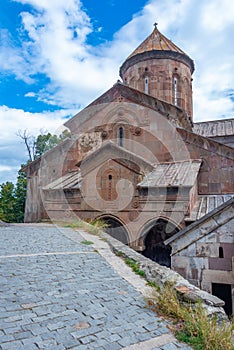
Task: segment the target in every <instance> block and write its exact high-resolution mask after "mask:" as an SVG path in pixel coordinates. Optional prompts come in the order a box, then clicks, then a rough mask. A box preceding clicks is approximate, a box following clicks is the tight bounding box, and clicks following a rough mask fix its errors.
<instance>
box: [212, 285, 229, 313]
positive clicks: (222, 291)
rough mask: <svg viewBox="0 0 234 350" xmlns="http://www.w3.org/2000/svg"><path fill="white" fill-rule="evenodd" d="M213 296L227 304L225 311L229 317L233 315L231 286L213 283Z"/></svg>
mask: <svg viewBox="0 0 234 350" xmlns="http://www.w3.org/2000/svg"><path fill="white" fill-rule="evenodd" d="M212 294H213V295H215V296H216V297H218V298H220V299H222V300H223V301H224V302H225V305H224V307H223V308H224V310H225V312H226V314H227V315H228V316H231V315H232V288H231V285H230V284H223V283H212Z"/></svg>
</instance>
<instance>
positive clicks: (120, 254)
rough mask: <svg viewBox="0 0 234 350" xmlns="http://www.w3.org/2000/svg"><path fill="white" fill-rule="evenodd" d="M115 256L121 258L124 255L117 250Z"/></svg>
mask: <svg viewBox="0 0 234 350" xmlns="http://www.w3.org/2000/svg"><path fill="white" fill-rule="evenodd" d="M115 255H116V256H120V257H122V256H123V255H124V253H123V252H121V250H119V251H118V252H116V253H115Z"/></svg>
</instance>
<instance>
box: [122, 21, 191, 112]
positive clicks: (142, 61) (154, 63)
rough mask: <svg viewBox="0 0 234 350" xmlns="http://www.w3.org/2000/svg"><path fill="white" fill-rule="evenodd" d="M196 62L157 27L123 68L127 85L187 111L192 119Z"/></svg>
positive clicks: (128, 58)
mask: <svg viewBox="0 0 234 350" xmlns="http://www.w3.org/2000/svg"><path fill="white" fill-rule="evenodd" d="M193 72H194V62H193V60H192V59H191V58H190V57H189V56H188V55H187V54H186V53H185V52H184V51H182V50H181V49H180V48H179V47H178V46H176V45H175V44H174V43H173V42H172V41H171V40H169V39H167V38H166V37H165V36H164V35H163V34H162V33H160V31H159V30H158V28H157V25H156V24H155V28H154V30H153V32H152V33H151V34H150V35H149V36H148V37H147V38H146V39H145V40H144V41H143V42H142V43H141V44H140V45H139V46H138V47H137V48H136V49H135V50H134V51H133V52H132V53H131V54H130V55H129V56H128V57H127V59H126V60H125V61H124V63H123V64H122V66H121V67H120V77H121V78H122V80H123V82H124V83H125V84H127V85H129V86H131V87H133V88H135V89H138V90H140V91H142V92H145V93H147V94H149V95H151V96H154V97H156V98H159V99H162V100H164V101H166V102H169V103H171V104H174V105H176V106H178V107H181V108H182V109H184V110H185V111H186V112H187V114H188V115H189V116H190V117H192V84H191V81H192V79H191V76H192V74H193Z"/></svg>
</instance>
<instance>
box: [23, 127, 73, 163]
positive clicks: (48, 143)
mask: <svg viewBox="0 0 234 350" xmlns="http://www.w3.org/2000/svg"><path fill="white" fill-rule="evenodd" d="M17 136H19V137H20V138H21V139H22V140H23V141H24V144H25V146H26V150H27V153H28V160H29V162H32V161H33V160H35V159H37V158H39V157H41V156H42V154H43V153H45V152H47V151H49V150H50V149H52V148H53V147H55V146H57V145H58V144H59V143H60V142H62V141H64V140H65V139H66V138H68V137H70V132H69V131H68V130H64V131H63V132H62V133H61V134H60V135H59V136H57V135H54V134H51V133H50V132H48V133H45V132H43V131H41V134H40V135H38V136H37V137H35V136H32V135H31V134H30V133H29V132H28V131H27V130H24V131H21V130H19V131H18V132H17Z"/></svg>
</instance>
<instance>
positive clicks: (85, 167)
mask: <svg viewBox="0 0 234 350" xmlns="http://www.w3.org/2000/svg"><path fill="white" fill-rule="evenodd" d="M109 159H113V160H116V161H117V160H118V159H120V160H121V159H122V160H123V162H122V163H121V164H123V165H125V166H126V164H125V163H126V162H128V163H129V162H132V163H134V164H137V165H138V166H139V168H140V170H141V171H142V169H144V170H146V171H151V170H152V169H153V165H152V164H151V163H149V162H148V161H147V160H145V159H143V158H142V157H140V156H138V155H136V154H135V153H133V152H130V151H129V150H127V149H126V148H123V147H120V146H118V145H116V144H115V143H114V142H112V141H106V142H104V143H103V144H102V146H101V147H100V148H98V149H97V150H95V151H94V152H92V153H90V154H88V156H87V157H85V158H84V159H83V160H82V161H81V163H80V164H78V165H79V166H80V170H81V173H82V176H84V175H85V174H87V173H89V172H90V171H92V170H93V169H95V168H96V167H97V165H100V164H103V163H104V162H106V161H108V160H109ZM129 166H130V165H129Z"/></svg>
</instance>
